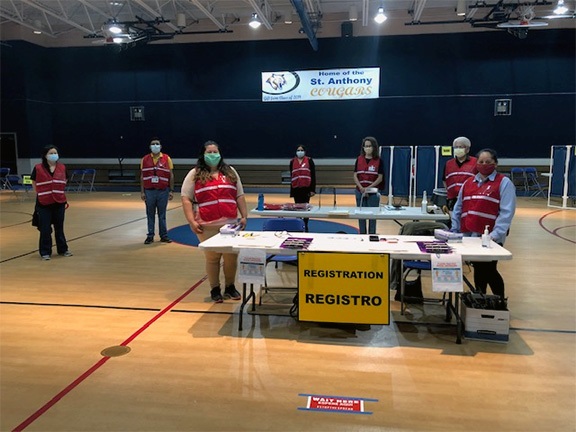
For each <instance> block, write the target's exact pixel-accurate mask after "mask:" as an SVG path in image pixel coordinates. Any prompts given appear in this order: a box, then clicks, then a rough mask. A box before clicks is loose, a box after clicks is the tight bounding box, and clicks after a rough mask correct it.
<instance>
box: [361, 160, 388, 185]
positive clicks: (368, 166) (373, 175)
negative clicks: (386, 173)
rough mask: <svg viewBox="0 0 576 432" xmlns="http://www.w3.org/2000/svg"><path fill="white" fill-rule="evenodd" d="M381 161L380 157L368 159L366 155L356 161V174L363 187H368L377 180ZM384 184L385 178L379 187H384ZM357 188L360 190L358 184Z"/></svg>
mask: <svg viewBox="0 0 576 432" xmlns="http://www.w3.org/2000/svg"><path fill="white" fill-rule="evenodd" d="M380 161H381V159H380V158H372V159H366V158H365V157H364V156H359V157H358V159H357V163H356V174H357V176H358V181H359V182H360V184H361V185H362V187H368V186H370V185H371V184H372V183H374V181H376V179H377V178H378V175H379V173H378V169H379V168H380ZM383 184H384V180H382V182H380V184H379V185H378V186H377V187H378V188H379V189H382V186H383ZM356 189H357V190H359V189H358V186H356Z"/></svg>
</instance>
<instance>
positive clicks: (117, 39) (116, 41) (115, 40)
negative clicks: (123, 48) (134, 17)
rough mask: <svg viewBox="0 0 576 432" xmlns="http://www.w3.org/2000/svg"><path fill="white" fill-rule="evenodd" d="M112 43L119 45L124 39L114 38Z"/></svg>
mask: <svg viewBox="0 0 576 432" xmlns="http://www.w3.org/2000/svg"><path fill="white" fill-rule="evenodd" d="M112 42H114V43H117V44H119V43H122V42H124V38H121V37H115V38H112Z"/></svg>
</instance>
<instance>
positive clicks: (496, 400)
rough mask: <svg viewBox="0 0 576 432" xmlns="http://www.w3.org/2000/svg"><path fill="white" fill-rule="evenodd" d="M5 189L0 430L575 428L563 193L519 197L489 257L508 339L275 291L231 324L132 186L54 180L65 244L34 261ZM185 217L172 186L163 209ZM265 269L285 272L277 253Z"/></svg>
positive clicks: (574, 326) (190, 256)
mask: <svg viewBox="0 0 576 432" xmlns="http://www.w3.org/2000/svg"><path fill="white" fill-rule="evenodd" d="M18 198H19V199H17V197H15V196H14V195H12V194H11V193H10V192H6V191H3V192H2V193H1V195H0V206H1V207H0V283H1V292H0V294H1V295H0V349H1V351H0V430H1V431H10V430H27V431H305V430H306V431H398V430H402V431H439V430H442V431H446V430H449V431H464V430H466V431H574V430H576V419H575V412H576V362H575V354H576V349H575V348H576V343H575V342H576V340H575V335H576V294H575V293H576V290H575V287H576V284H575V277H574V274H575V265H576V211H571V210H558V209H554V208H548V207H546V202H545V200H544V199H542V198H524V197H522V198H519V199H518V211H517V214H516V217H515V219H514V223H513V226H512V230H511V235H510V237H509V239H508V241H507V243H506V247H507V249H509V250H510V251H512V252H513V254H514V259H513V260H512V261H507V262H501V263H500V264H499V268H500V270H501V273H502V274H503V276H504V278H505V280H506V283H507V285H506V289H507V295H508V296H509V308H510V310H511V331H510V341H509V342H508V343H507V344H499V343H489V342H479V341H471V340H465V341H464V342H463V344H462V345H457V344H455V343H454V341H455V328H454V327H453V326H446V325H444V324H443V323H442V320H441V314H442V310H441V309H440V308H439V307H437V306H428V305H427V306H412V307H411V308H410V313H409V314H408V315H407V316H405V317H402V316H401V315H400V314H399V311H398V310H399V304H398V303H397V302H391V303H392V305H391V309H392V310H391V316H392V320H391V321H392V323H391V325H390V326H370V328H356V327H354V326H342V325H340V326H337V325H333V326H330V325H318V324H312V323H298V322H296V321H294V320H293V319H292V318H290V317H289V316H287V307H288V306H289V296H287V295H283V294H282V293H280V294H272V295H270V296H268V297H265V305H264V308H263V311H265V313H266V314H265V315H261V316H256V317H254V316H250V315H245V316H244V330H243V331H242V332H240V333H239V332H238V330H237V328H238V315H237V313H236V312H237V308H238V303H237V302H231V301H225V302H224V303H223V304H218V305H216V304H212V303H211V302H210V299H209V288H208V284H207V282H206V281H205V272H204V259H203V254H202V253H201V252H200V251H199V250H198V249H197V248H194V247H190V246H186V245H183V244H178V243H171V244H163V243H160V242H158V241H156V242H155V243H153V244H152V245H144V244H143V241H144V238H145V236H146V220H145V212H144V205H143V203H142V201H141V200H140V197H139V194H138V193H121V192H92V193H85V192H83V193H69V194H68V200H69V202H70V208H69V210H68V211H67V214H66V218H67V219H66V235H67V237H68V241H69V246H70V249H71V250H72V251H73V252H74V256H73V257H70V258H63V257H59V256H53V259H52V260H51V261H47V262H44V261H41V260H40V257H39V256H38V253H37V243H38V234H37V231H36V230H35V228H33V227H32V226H31V225H30V220H31V213H32V210H33V207H34V200H33V198H32V197H29V198H27V199H26V198H25V196H24V195H23V194H21V195H19V197H18ZM247 198H248V201H249V207H254V206H255V202H256V195H255V194H249V195H248V196H247ZM266 198H267V201H270V202H277V203H282V202H286V201H288V198H287V196H286V195H281V194H274V195H270V194H267V195H266ZM353 199H354V198H353V196H352V195H349V196H341V197H340V196H339V198H338V203H339V204H341V205H352V202H353ZM338 222H342V223H345V224H348V225H351V226H354V227H355V222H354V221H345V220H340V221H338ZM185 224H186V221H185V219H184V216H183V214H182V210H181V208H180V197H179V195H176V197H175V200H174V201H172V202H171V203H170V204H169V212H168V225H169V228H175V227H179V226H181V225H185ZM378 232H379V233H394V234H396V233H397V232H398V226H397V225H395V224H394V223H393V222H383V221H379V222H378ZM54 255H56V254H54ZM268 276H269V278H270V280H271V281H272V282H273V283H284V284H290V283H292V282H294V281H295V273H294V270H293V268H289V266H286V267H285V268H279V269H278V270H275V269H274V268H273V266H269V268H268ZM125 347H128V348H129V352H127V353H125V352H124V351H128V350H127V349H124V348H125ZM108 348H110V350H108V351H105V354H106V355H103V354H102V351H103V350H106V349H108ZM116 354H124V355H116ZM309 395H320V396H327V397H329V396H337V397H340V398H361V399H364V400H365V401H364V411H365V412H364V413H363V414H358V413H355V414H347V413H342V412H316V411H309V410H305V409H302V408H306V406H307V401H308V397H309Z"/></svg>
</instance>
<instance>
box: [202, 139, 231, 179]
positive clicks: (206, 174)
mask: <svg viewBox="0 0 576 432" xmlns="http://www.w3.org/2000/svg"><path fill="white" fill-rule="evenodd" d="M211 145H214V146H216V147H217V148H218V152H219V153H220V162H218V165H217V167H216V168H217V169H218V171H220V172H221V173H222V174H224V175H225V176H226V177H228V179H229V180H230V181H231V182H233V183H235V182H236V180H237V177H236V175H235V174H234V171H233V170H232V168H231V167H230V165H228V164H227V163H226V162H224V157H222V152H221V151H220V145H218V143H217V142H216V141H212V140H208V141H206V142H205V143H204V144H203V145H202V147H201V149H200V155H199V156H198V162H197V163H196V178H195V179H194V180H200V181H201V182H202V183H206V182H207V181H208V180H209V179H210V177H211V176H212V174H211V173H212V171H211V169H210V167H209V166H208V164H207V163H206V161H205V160H204V153H205V152H206V148H207V147H208V146H211Z"/></svg>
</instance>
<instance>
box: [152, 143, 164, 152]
mask: <svg viewBox="0 0 576 432" xmlns="http://www.w3.org/2000/svg"><path fill="white" fill-rule="evenodd" d="M161 147H162V146H161V145H160V144H150V151H151V152H152V153H154V154H158V153H160V148H161Z"/></svg>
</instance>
